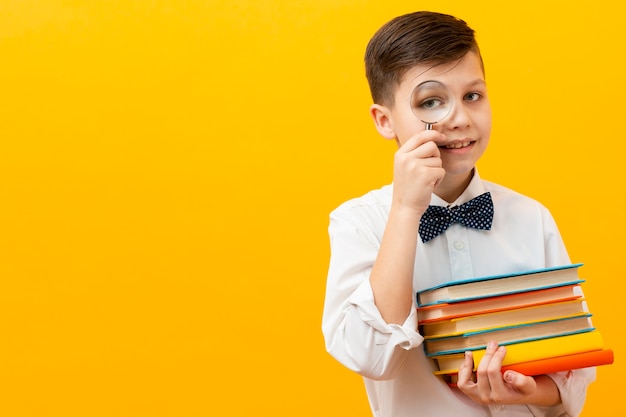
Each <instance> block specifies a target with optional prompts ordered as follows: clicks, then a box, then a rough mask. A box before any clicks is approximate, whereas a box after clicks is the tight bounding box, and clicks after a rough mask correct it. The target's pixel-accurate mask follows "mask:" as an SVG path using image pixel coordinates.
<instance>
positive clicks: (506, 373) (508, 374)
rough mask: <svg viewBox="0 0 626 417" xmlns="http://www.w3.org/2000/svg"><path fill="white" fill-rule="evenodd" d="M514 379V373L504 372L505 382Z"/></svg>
mask: <svg viewBox="0 0 626 417" xmlns="http://www.w3.org/2000/svg"><path fill="white" fill-rule="evenodd" d="M514 379H515V375H513V373H512V372H505V373H504V380H505V381H506V382H513V380H514Z"/></svg>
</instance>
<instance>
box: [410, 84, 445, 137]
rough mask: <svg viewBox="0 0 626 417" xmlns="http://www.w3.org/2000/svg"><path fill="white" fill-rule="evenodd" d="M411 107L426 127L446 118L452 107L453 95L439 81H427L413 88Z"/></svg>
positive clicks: (430, 126)
mask: <svg viewBox="0 0 626 417" xmlns="http://www.w3.org/2000/svg"><path fill="white" fill-rule="evenodd" d="M411 109H412V110H413V114H414V115H415V117H417V118H418V119H419V120H420V121H421V122H423V123H426V129H431V128H432V125H433V124H435V123H437V122H440V121H442V120H443V119H445V118H446V116H447V115H448V113H450V110H451V109H452V100H451V95H450V92H449V91H448V89H447V88H446V86H445V85H443V84H442V83H440V82H439V81H425V82H423V83H421V84H419V85H418V86H417V87H415V88H414V89H413V92H412V94H411Z"/></svg>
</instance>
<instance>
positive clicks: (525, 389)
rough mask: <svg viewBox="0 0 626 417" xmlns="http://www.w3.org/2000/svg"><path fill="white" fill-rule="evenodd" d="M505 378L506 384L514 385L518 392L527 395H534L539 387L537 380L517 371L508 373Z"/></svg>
mask: <svg viewBox="0 0 626 417" xmlns="http://www.w3.org/2000/svg"><path fill="white" fill-rule="evenodd" d="M503 378H504V382H506V383H507V384H509V385H512V386H513V387H514V388H515V389H516V390H517V391H518V392H521V393H525V394H528V393H532V392H533V391H534V390H535V388H536V386H537V383H536V382H535V378H533V377H532V376H526V375H524V374H520V373H519V372H515V371H506V372H505V373H504V375H503Z"/></svg>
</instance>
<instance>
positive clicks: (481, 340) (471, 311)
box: [417, 264, 613, 377]
mask: <svg viewBox="0 0 626 417" xmlns="http://www.w3.org/2000/svg"><path fill="white" fill-rule="evenodd" d="M581 265H582V264H572V265H565V266H559V267H553V268H545V269H539V270H532V271H526V272H522V273H515V274H507V275H497V276H489V277H481V278H473V279H467V280H461V281H453V282H450V283H446V284H444V285H440V286H437V287H433V288H429V289H427V290H424V291H421V292H419V293H418V294H417V301H418V320H419V324H420V328H421V331H422V334H423V335H424V337H425V340H424V348H425V350H426V354H427V356H430V357H431V358H432V359H433V360H434V361H435V362H436V364H437V365H438V368H439V371H437V372H436V373H437V374H442V375H446V376H447V377H450V376H451V375H454V374H456V372H457V371H458V369H459V367H460V366H461V364H462V363H463V359H464V352H466V351H470V352H472V354H473V359H474V366H477V365H478V363H479V362H480V360H481V359H482V357H483V356H484V354H485V350H486V347H487V343H488V342H489V341H490V340H494V341H497V342H498V344H500V345H506V346H507V355H506V357H505V358H504V362H503V368H502V369H503V371H504V370H506V369H513V370H516V371H518V372H521V373H523V374H525V375H539V374H545V373H552V372H557V371H562V370H571V369H577V368H582V367H589V366H599V365H605V364H610V363H612V362H613V352H612V350H611V349H606V348H605V347H604V343H603V340H602V337H601V335H600V332H599V331H598V330H596V329H595V328H594V327H593V325H592V322H591V318H590V317H591V314H590V313H589V311H588V308H587V304H586V302H585V301H584V299H583V297H582V291H581V288H580V285H581V283H583V282H584V281H583V280H581V279H580V278H579V277H578V267H580V266H581Z"/></svg>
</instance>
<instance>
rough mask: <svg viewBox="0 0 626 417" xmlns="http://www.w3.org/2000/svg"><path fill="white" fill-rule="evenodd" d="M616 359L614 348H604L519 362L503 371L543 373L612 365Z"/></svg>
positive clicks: (525, 373) (503, 368)
mask: <svg viewBox="0 0 626 417" xmlns="http://www.w3.org/2000/svg"><path fill="white" fill-rule="evenodd" d="M613 361H614V356H613V350H611V349H602V350H596V351H592V352H581V353H575V354H573V355H565V356H557V357H554V358H547V359H541V360H536V361H530V362H523V363H517V364H515V365H507V366H503V367H502V372H504V371H508V370H509V369H510V370H512V371H516V372H519V373H521V374H524V375H529V376H532V375H542V374H551V373H554V372H561V371H569V370H572V369H580V368H589V367H591V366H601V365H610V364H612V363H613Z"/></svg>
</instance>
